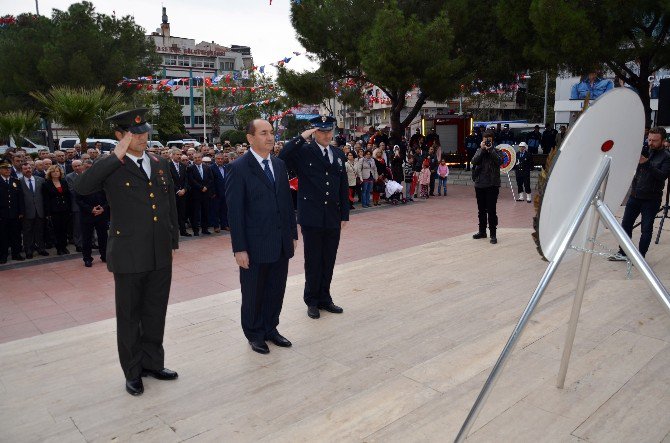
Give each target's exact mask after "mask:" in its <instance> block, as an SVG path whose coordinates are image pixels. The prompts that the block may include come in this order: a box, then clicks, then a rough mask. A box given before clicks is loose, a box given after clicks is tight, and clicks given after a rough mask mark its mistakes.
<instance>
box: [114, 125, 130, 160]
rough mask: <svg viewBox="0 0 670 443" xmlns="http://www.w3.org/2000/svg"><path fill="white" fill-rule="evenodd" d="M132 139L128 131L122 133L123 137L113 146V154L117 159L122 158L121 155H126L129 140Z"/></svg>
mask: <svg viewBox="0 0 670 443" xmlns="http://www.w3.org/2000/svg"><path fill="white" fill-rule="evenodd" d="M132 139H133V134H131V133H130V131H128V132H126V133H125V134H124V135H123V138H122V139H121V140H120V141H119V144H118V145H116V147H115V148H114V154H115V155H116V156H117V157H118V159H119V160H123V157H125V156H126V151H128V146H130V141H131V140H132Z"/></svg>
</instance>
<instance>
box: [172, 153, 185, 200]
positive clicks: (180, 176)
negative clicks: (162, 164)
mask: <svg viewBox="0 0 670 443" xmlns="http://www.w3.org/2000/svg"><path fill="white" fill-rule="evenodd" d="M170 174H172V182H173V183H174V191H175V192H177V191H181V190H182V189H186V193H187V194H188V190H189V189H188V188H189V186H188V177H187V172H186V166H184V165H182V164H181V163H179V171H177V168H175V167H174V162H173V161H172V160H170Z"/></svg>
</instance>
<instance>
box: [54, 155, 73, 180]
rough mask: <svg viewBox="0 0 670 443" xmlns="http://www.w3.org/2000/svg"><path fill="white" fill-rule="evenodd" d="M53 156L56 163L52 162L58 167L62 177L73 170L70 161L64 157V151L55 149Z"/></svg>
mask: <svg viewBox="0 0 670 443" xmlns="http://www.w3.org/2000/svg"><path fill="white" fill-rule="evenodd" d="M54 157H56V163H54V164H55V165H56V166H58V167H59V168H60V170H61V172H62V173H63V174H62V176H63V177H65V176H66V175H67V174H69V173H70V172H72V171H73V169H72V162H71V161H70V160H67V159H66V156H65V152H63V151H55V152H54Z"/></svg>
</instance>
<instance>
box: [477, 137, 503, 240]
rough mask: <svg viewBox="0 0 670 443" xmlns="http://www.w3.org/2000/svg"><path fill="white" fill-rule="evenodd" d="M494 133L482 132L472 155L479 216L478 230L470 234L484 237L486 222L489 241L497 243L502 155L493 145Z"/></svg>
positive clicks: (478, 237)
mask: <svg viewBox="0 0 670 443" xmlns="http://www.w3.org/2000/svg"><path fill="white" fill-rule="evenodd" d="M493 137H494V134H493V132H492V131H486V132H484V137H483V140H482V142H481V145H480V147H479V149H478V150H477V152H476V153H475V155H474V157H472V180H473V181H474V182H475V195H476V196H477V210H478V218H479V231H478V232H477V233H476V234H474V235H473V236H472V238H474V239H480V238H486V225H487V222H488V227H489V232H490V233H491V243H492V244H496V243H498V238H497V237H496V230H497V227H498V213H497V210H496V205H497V204H498V194H499V192H500V165H501V164H502V155H501V154H500V152H499V151H498V150H497V149H496V148H495V146H493V144H494V143H493Z"/></svg>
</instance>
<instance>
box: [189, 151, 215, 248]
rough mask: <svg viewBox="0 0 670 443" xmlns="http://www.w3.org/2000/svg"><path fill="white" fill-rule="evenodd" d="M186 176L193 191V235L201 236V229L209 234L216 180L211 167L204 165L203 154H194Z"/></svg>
mask: <svg viewBox="0 0 670 443" xmlns="http://www.w3.org/2000/svg"><path fill="white" fill-rule="evenodd" d="M186 176H187V177H188V186H189V188H190V190H191V192H190V194H191V204H192V207H191V227H192V228H193V235H195V236H196V237H197V236H199V235H200V228H201V227H202V233H203V234H205V235H209V234H211V232H209V230H208V228H209V199H210V195H211V189H212V184H213V183H214V178H213V177H212V171H210V169H209V166H207V165H205V164H203V163H202V153H201V152H196V153H195V154H193V164H192V165H191V166H189V167H188V169H187V172H186Z"/></svg>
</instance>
